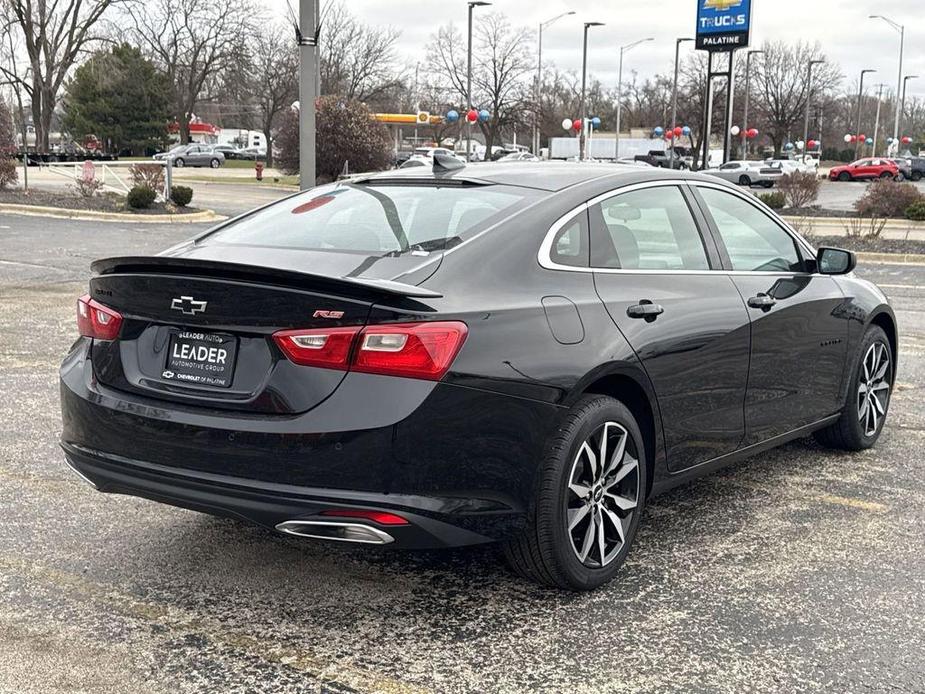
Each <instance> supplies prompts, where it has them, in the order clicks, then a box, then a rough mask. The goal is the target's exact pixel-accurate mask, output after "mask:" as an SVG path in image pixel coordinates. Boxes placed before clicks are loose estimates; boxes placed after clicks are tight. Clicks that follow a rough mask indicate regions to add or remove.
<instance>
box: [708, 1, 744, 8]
mask: <svg viewBox="0 0 925 694" xmlns="http://www.w3.org/2000/svg"><path fill="white" fill-rule="evenodd" d="M742 2H743V0H704V3H703V6H704V7H705V8H709V9H712V10H730V9H732V8H733V7H738V6H739V5H741V4H742Z"/></svg>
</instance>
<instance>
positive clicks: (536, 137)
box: [533, 10, 575, 156]
mask: <svg viewBox="0 0 925 694" xmlns="http://www.w3.org/2000/svg"><path fill="white" fill-rule="evenodd" d="M573 14H575V10H569V11H568V12H563V13H562V14H559V15H556V16H555V17H553V18H552V19H547V20H546V21H545V22H540V27H539V32H538V38H537V55H536V85H535V88H534V92H533V96H534V100H535V102H534V107H533V153H534V154H535V155H536V156H539V155H540V121H541V120H542V117H543V110H542V109H541V108H540V103H541V99H542V97H541V95H540V90H542V88H543V32H544V31H545V30H546V29H548V28H549V27H551V26H552V25H553V24H555V23H556V22H558V21H559V20H560V19H562V18H563V17H570V16H571V15H573Z"/></svg>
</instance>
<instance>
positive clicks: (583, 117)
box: [578, 22, 604, 161]
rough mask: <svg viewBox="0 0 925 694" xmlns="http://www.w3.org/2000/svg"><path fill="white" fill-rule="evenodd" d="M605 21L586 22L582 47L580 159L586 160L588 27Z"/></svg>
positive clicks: (579, 104)
mask: <svg viewBox="0 0 925 694" xmlns="http://www.w3.org/2000/svg"><path fill="white" fill-rule="evenodd" d="M602 26H604V23H603V22H585V34H584V39H583V42H582V47H581V98H580V99H579V101H578V115H579V117H580V118H581V133H580V134H579V136H578V137H579V140H578V160H579V161H584V160H585V145H586V143H585V139H586V135H585V131H586V129H587V124H588V114H587V113H585V89H586V84H587V81H588V29H590V28H591V27H602Z"/></svg>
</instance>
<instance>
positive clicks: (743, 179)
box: [739, 176, 752, 187]
mask: <svg viewBox="0 0 925 694" xmlns="http://www.w3.org/2000/svg"><path fill="white" fill-rule="evenodd" d="M739 185H740V186H749V187H750V186H751V185H752V179H750V178H749V177H748V176H739Z"/></svg>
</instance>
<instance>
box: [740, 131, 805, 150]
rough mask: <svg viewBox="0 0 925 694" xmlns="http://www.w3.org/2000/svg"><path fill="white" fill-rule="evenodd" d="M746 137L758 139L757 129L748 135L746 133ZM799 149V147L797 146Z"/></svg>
mask: <svg viewBox="0 0 925 694" xmlns="http://www.w3.org/2000/svg"><path fill="white" fill-rule="evenodd" d="M746 135H747V136H748V138H749V139H751V140H754V139H755V138H756V137H758V130H757V128H752V129H751V130H749V131H748V133H746ZM797 147H799V145H797Z"/></svg>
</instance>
